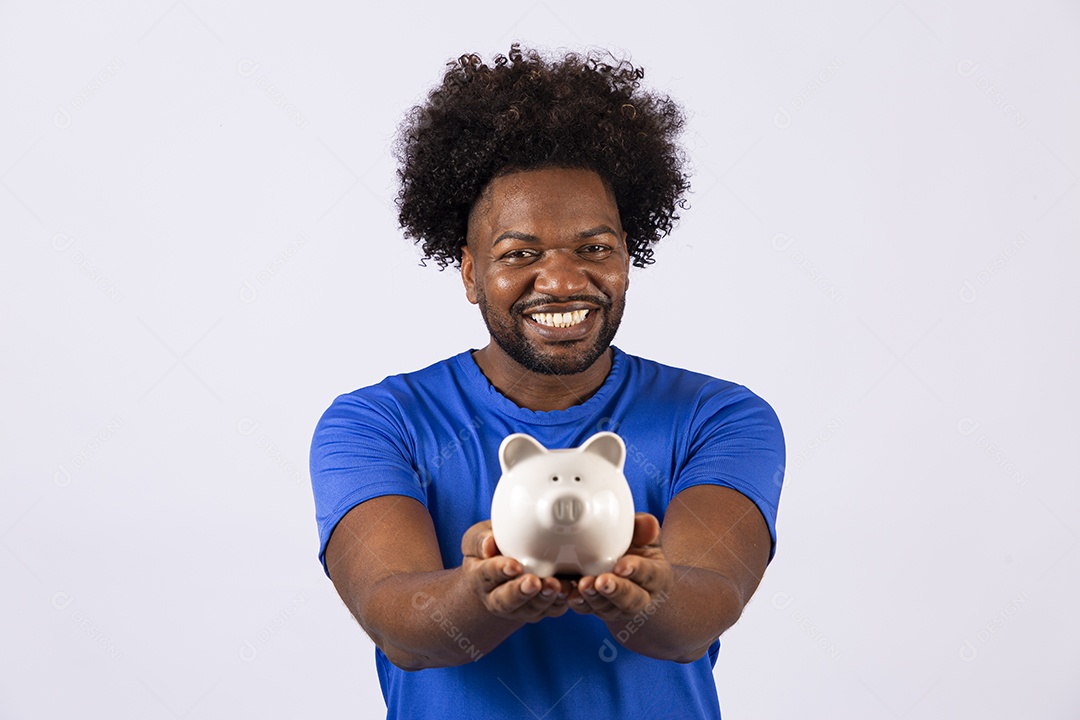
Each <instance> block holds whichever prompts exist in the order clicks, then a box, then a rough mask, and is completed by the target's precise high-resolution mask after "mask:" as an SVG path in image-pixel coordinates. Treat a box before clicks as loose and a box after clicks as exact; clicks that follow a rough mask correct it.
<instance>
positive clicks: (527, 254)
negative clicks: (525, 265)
mask: <svg viewBox="0 0 1080 720" xmlns="http://www.w3.org/2000/svg"><path fill="white" fill-rule="evenodd" d="M535 257H536V251H535V250H527V249H524V248H523V249H520V250H511V251H509V252H506V253H503V255H502V257H501V258H500V260H506V261H509V262H523V261H527V260H532V259H533V258H535Z"/></svg>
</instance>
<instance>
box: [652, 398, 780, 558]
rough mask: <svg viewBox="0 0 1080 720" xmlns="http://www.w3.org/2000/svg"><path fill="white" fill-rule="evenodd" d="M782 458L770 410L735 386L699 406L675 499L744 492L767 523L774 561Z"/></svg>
mask: <svg viewBox="0 0 1080 720" xmlns="http://www.w3.org/2000/svg"><path fill="white" fill-rule="evenodd" d="M784 453H785V449H784V432H783V429H782V428H781V427H780V419H779V418H778V417H777V416H776V413H775V412H774V411H773V409H772V407H771V406H770V405H769V404H768V403H767V402H765V401H764V400H762V399H761V398H760V397H758V396H757V395H755V394H754V393H752V392H751V391H750V390H748V389H746V388H745V387H743V386H741V385H735V386H731V387H730V388H729V390H728V391H726V392H718V393H715V394H713V395H710V396H708V397H706V398H704V399H703V400H702V401H701V403H700V404H699V406H698V409H697V413H695V417H694V421H693V424H692V426H691V437H690V448H689V453H688V459H687V461H686V463H685V465H684V466H683V467H682V469H681V471H680V472H679V473H678V474H677V475H676V477H675V482H674V483H673V484H672V492H671V497H674V496H675V495H677V494H678V493H680V492H682V491H683V490H685V489H686V488H688V487H693V486H694V485H723V486H724V487H729V488H731V489H733V490H737V491H738V492H740V493H742V494H743V495H745V496H746V497H748V498H749V499H750V500H751V501H753V503H754V504H755V505H757V507H758V510H760V511H761V515H762V517H764V518H765V524H766V525H767V526H768V528H769V537H770V539H771V541H772V544H771V546H770V548H769V560H770V561H772V559H773V556H774V555H775V554H776V511H777V507H778V505H779V503H780V488H781V487H782V485H783V482H784V462H785V454H784ZM669 500H670V498H669Z"/></svg>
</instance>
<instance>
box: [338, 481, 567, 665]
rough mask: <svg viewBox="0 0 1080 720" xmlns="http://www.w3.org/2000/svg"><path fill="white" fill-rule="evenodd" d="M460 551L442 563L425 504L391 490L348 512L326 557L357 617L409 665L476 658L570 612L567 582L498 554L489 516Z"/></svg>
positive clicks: (392, 659) (382, 645)
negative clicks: (460, 557) (530, 626)
mask: <svg viewBox="0 0 1080 720" xmlns="http://www.w3.org/2000/svg"><path fill="white" fill-rule="evenodd" d="M462 553H463V554H464V555H465V560H464V562H463V564H462V566H461V567H459V568H454V569H451V570H447V569H444V568H443V565H442V556H441V554H440V552H439V544H438V540H437V539H436V535H435V527H434V525H433V524H432V521H431V516H430V515H429V514H428V512H427V510H426V509H425V508H424V506H423V505H421V504H420V503H419V502H417V501H416V500H414V499H412V498H408V497H404V496H401V495H385V496H382V497H377V498H373V499H371V500H368V501H366V502H363V503H361V504H359V505H357V506H356V507H354V508H353V509H352V510H350V511H349V512H348V513H347V514H346V515H345V517H343V518H342V519H341V521H340V522H339V523H338V524H337V527H335V529H334V532H333V534H332V535H331V536H330V541H329V543H328V544H327V546H326V563H327V567H328V568H329V571H330V578H331V580H333V582H334V587H335V588H337V591H338V594H339V595H340V596H341V599H342V600H343V601H344V602H345V605H346V606H347V607H348V608H349V610H350V611H351V612H352V614H353V616H354V617H355V618H356V620H357V622H359V623H360V625H361V627H363V628H364V630H365V631H366V632H367V633H368V635H370V636H371V639H372V640H373V641H374V642H375V644H376V645H378V646H379V648H380V649H381V650H382V651H383V652H384V653H385V654H386V656H387V658H389V660H390V662H392V663H394V664H395V665H397V666H398V667H400V668H403V669H405V670H421V669H424V668H429V667H448V666H452V665H462V664H465V663H468V662H472V661H474V660H478V659H479V658H480V657H481V656H482V655H483V654H485V653H487V652H490V651H491V650H492V649H493V648H495V647H496V646H498V645H499V643H501V642H502V641H503V640H505V639H506V638H507V637H508V636H509V635H510V634H511V633H513V632H514V631H515V630H517V629H518V628H519V627H521V625H522V624H523V623H526V622H537V621H538V620H541V619H543V618H544V617H549V616H558V615H561V614H563V613H564V612H566V610H567V605H566V592H565V591H566V590H568V588H563V587H562V586H561V585H560V583H559V581H558V580H555V579H553V578H548V579H547V580H544V581H541V580H540V578H537V577H536V576H535V575H531V574H523V571H524V568H523V567H522V566H521V563H519V562H518V561H517V560H514V559H513V558H508V557H505V556H503V555H500V554H498V549H497V548H496V547H495V542H494V540H493V539H492V536H491V527H490V522H487V521H485V522H483V523H477V524H476V525H474V526H472V527H471V528H469V530H468V531H467V532H466V533H465V536H464V537H463V538H462Z"/></svg>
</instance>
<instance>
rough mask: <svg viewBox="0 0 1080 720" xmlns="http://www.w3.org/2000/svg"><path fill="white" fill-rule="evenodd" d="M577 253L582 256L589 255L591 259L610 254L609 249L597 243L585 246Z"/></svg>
mask: <svg viewBox="0 0 1080 720" xmlns="http://www.w3.org/2000/svg"><path fill="white" fill-rule="evenodd" d="M579 252H581V253H582V254H584V255H591V256H593V257H597V256H607V255H608V254H610V253H611V248H610V247H608V246H607V245H601V244H599V243H596V244H593V245H585V246H584V247H582V248H581V249H580V250H579Z"/></svg>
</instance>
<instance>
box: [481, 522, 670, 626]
mask: <svg viewBox="0 0 1080 720" xmlns="http://www.w3.org/2000/svg"><path fill="white" fill-rule="evenodd" d="M650 517H652V516H650ZM653 522H655V518H654V519H653ZM461 554H462V555H464V558H463V559H462V563H461V568H462V570H463V571H464V572H465V577H466V583H467V584H468V586H469V587H470V588H472V591H473V592H474V593H476V596H477V597H478V598H480V601H481V602H482V603H483V604H484V606H485V607H486V608H487V609H488V612H490V613H491V614H492V615H495V616H496V617H500V618H503V619H505V620H512V621H515V622H528V623H534V622H538V621H540V620H543V619H544V618H546V617H559V616H560V615H562V614H563V613H565V612H566V610H567V607H568V605H567V597H568V595H569V593H570V586H569V584H568V583H567V584H564V583H563V581H560V580H559V579H558V578H543V579H541V578H539V577H537V576H536V575H533V574H532V573H525V572H524V571H525V568H524V567H523V566H522V564H521V563H520V562H518V561H517V560H515V559H514V558H511V557H507V556H505V555H502V554H501V553H500V552H499V548H498V547H497V546H496V545H495V536H494V535H492V533H491V521H490V520H484V521H483V522H478V523H476V524H475V525H473V526H472V527H470V528H469V529H468V530H466V531H465V535H464V536H462V538H461ZM523 573H524V574H523Z"/></svg>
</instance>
